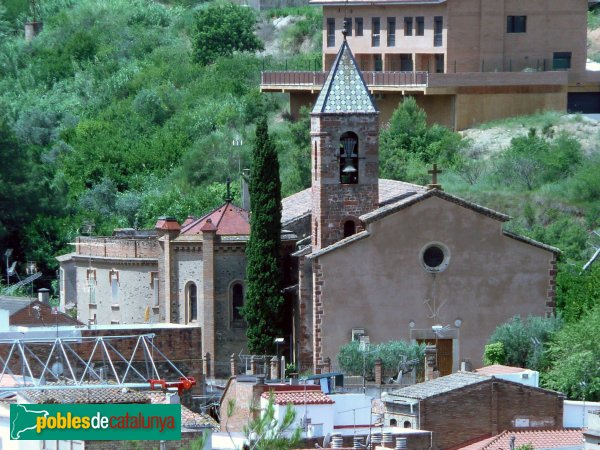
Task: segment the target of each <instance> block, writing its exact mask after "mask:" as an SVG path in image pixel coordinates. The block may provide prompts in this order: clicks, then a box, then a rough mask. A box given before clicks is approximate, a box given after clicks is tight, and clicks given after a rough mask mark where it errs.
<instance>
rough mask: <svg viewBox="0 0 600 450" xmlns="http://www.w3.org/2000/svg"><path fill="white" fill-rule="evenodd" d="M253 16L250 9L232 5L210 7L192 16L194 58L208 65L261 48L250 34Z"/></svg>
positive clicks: (259, 42) (254, 23) (258, 41)
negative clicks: (194, 17)
mask: <svg viewBox="0 0 600 450" xmlns="http://www.w3.org/2000/svg"><path fill="white" fill-rule="evenodd" d="M255 27H256V17H255V16H254V13H253V12H252V9H250V8H244V7H243V6H238V5H236V4H233V3H226V4H215V3H213V4H211V5H210V6H208V7H207V8H205V9H202V10H200V11H199V12H198V15H197V16H196V23H195V32H194V37H193V42H194V59H195V60H196V61H197V62H199V63H200V64H202V65H206V64H211V63H213V62H215V60H216V59H217V58H218V57H220V56H231V55H233V53H234V52H237V51H239V52H255V51H257V50H262V49H263V48H264V46H263V43H262V42H261V41H260V39H258V37H256V35H255V34H254V29H255Z"/></svg>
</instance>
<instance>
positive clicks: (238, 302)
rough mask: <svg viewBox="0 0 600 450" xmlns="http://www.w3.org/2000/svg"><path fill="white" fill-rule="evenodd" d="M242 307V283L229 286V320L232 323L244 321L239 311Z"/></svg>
mask: <svg viewBox="0 0 600 450" xmlns="http://www.w3.org/2000/svg"><path fill="white" fill-rule="evenodd" d="M243 306H244V286H243V285H242V283H233V284H232V285H231V319H232V320H233V321H241V320H244V317H243V316H242V313H241V309H242V307H243Z"/></svg>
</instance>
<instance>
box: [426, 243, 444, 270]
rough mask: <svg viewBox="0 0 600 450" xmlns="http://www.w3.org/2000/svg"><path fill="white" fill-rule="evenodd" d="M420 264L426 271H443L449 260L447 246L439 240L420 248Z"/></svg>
mask: <svg viewBox="0 0 600 450" xmlns="http://www.w3.org/2000/svg"><path fill="white" fill-rule="evenodd" d="M420 256H421V258H420V259H421V264H422V265H423V268H424V269H425V270H426V271H427V272H432V273H437V272H443V271H444V270H446V268H447V267H448V263H449V262H450V251H449V250H448V247H446V246H445V245H444V244H442V243H439V242H432V243H429V244H427V245H426V246H425V247H423V248H422V249H421V255H420Z"/></svg>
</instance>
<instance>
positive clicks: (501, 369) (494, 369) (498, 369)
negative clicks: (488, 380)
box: [475, 364, 527, 376]
mask: <svg viewBox="0 0 600 450" xmlns="http://www.w3.org/2000/svg"><path fill="white" fill-rule="evenodd" d="M526 370H527V369H523V368H522V367H513V366H503V365H502V364H492V365H491V366H485V367H482V368H481V369H475V372H477V373H479V374H481V375H490V376H491V375H496V374H499V373H521V372H525V371H526Z"/></svg>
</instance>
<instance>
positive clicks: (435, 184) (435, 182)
mask: <svg viewBox="0 0 600 450" xmlns="http://www.w3.org/2000/svg"><path fill="white" fill-rule="evenodd" d="M427 173H428V174H430V175H431V184H428V185H427V189H439V190H442V185H441V184H438V179H437V176H438V174H440V173H442V171H441V170H440V169H438V168H437V164H433V169H430V170H428V171H427Z"/></svg>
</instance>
